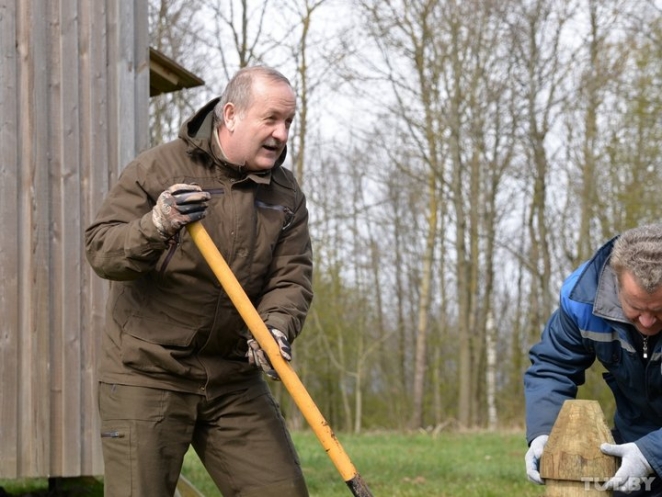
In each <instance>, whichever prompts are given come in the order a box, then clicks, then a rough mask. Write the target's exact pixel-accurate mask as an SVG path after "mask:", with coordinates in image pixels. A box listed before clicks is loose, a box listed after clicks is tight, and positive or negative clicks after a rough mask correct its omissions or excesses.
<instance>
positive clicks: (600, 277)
mask: <svg viewBox="0 0 662 497" xmlns="http://www.w3.org/2000/svg"><path fill="white" fill-rule="evenodd" d="M615 241H616V237H614V238H612V239H611V240H609V241H608V242H607V243H605V244H604V245H603V246H602V247H600V248H599V249H598V250H597V251H596V253H595V254H594V255H593V257H592V258H591V259H590V260H588V261H587V262H586V263H584V265H583V266H582V268H581V269H579V270H578V271H580V274H579V277H578V278H577V281H576V282H575V284H574V286H573V287H572V290H571V292H570V295H569V297H570V299H572V300H575V301H578V302H583V303H586V304H593V314H594V315H595V316H598V317H601V318H604V319H609V320H611V321H617V322H620V323H626V324H629V321H628V319H627V318H626V317H625V315H624V314H623V309H622V307H621V301H620V299H619V298H618V280H617V278H616V274H615V273H614V271H613V270H612V268H611V266H610V265H609V258H610V257H611V252H612V250H613V248H614V242H615Z"/></svg>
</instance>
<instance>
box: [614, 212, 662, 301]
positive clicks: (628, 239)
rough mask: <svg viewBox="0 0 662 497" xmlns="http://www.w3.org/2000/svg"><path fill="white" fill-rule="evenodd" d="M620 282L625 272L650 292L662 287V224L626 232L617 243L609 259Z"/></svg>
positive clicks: (640, 227)
mask: <svg viewBox="0 0 662 497" xmlns="http://www.w3.org/2000/svg"><path fill="white" fill-rule="evenodd" d="M609 264H610V266H611V268H612V269H613V270H614V272H615V273H616V276H617V277H618V281H619V284H620V281H621V275H622V274H623V272H624V271H627V272H629V273H630V274H631V275H632V276H634V278H635V280H636V281H637V283H638V284H639V286H640V287H641V288H642V289H643V290H645V291H646V292H648V293H653V292H655V291H656V290H657V289H658V288H660V286H662V224H648V225H644V226H639V227H637V228H633V229H630V230H627V231H625V232H623V233H622V234H621V235H620V236H619V237H618V238H617V239H616V241H615V242H614V248H613V250H612V253H611V259H610V261H609Z"/></svg>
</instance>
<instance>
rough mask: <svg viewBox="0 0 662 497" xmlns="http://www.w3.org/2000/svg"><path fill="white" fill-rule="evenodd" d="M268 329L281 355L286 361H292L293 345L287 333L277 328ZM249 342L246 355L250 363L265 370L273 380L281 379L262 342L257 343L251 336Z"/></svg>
mask: <svg viewBox="0 0 662 497" xmlns="http://www.w3.org/2000/svg"><path fill="white" fill-rule="evenodd" d="M268 329H269V332H270V333H271V336H273V337H274V340H275V341H276V343H277V344H278V348H279V349H280V355H281V356H283V359H285V360H286V361H291V360H292V347H291V346H290V342H289V340H288V339H287V336H285V333H283V332H282V331H280V330H277V329H275V328H268ZM247 343H248V352H246V357H248V363H249V364H252V365H253V366H255V367H258V368H261V369H262V371H264V373H265V374H266V375H267V376H268V377H269V378H271V379H272V380H280V377H279V376H278V373H277V372H276V370H275V369H274V368H273V366H272V365H271V361H269V358H268V357H267V354H266V352H265V351H264V350H262V348H261V347H260V344H259V343H257V341H256V340H255V339H254V338H249V339H248V341H247Z"/></svg>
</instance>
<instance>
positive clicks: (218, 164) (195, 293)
mask: <svg viewBox="0 0 662 497" xmlns="http://www.w3.org/2000/svg"><path fill="white" fill-rule="evenodd" d="M217 101H218V100H217V99H216V100H213V101H211V102H209V103H208V104H207V105H206V106H205V107H203V108H202V109H201V110H200V111H199V112H198V113H197V114H196V115H195V116H194V117H192V118H191V119H190V120H189V121H187V122H186V123H184V124H183V125H182V127H181V129H180V132H179V138H178V139H176V140H174V141H172V142H169V143H166V144H164V145H160V146H157V147H155V148H152V149H150V150H148V151H146V152H144V153H142V154H140V155H139V156H138V157H137V158H136V159H135V160H134V161H132V162H131V163H130V164H129V165H128V166H127V167H126V168H125V169H124V171H123V172H122V174H121V175H120V178H119V180H118V182H117V184H115V185H114V186H113V187H112V188H111V190H110V192H109V193H108V196H107V197H106V199H105V200H104V202H103V205H102V206H101V208H100V210H99V212H98V214H97V217H96V219H95V221H94V222H93V224H92V225H91V226H90V227H89V228H88V229H87V230H86V232H85V249H86V255H87V259H88V261H89V263H90V265H91V266H92V268H93V269H94V271H95V272H96V273H97V274H98V275H99V276H101V277H102V278H105V279H108V280H111V283H110V293H109V298H108V304H107V308H106V325H105V330H104V334H103V340H102V352H101V358H100V364H99V367H100V380H101V381H104V382H109V383H120V384H130V385H140V386H147V387H158V388H166V389H172V390H177V391H184V392H195V393H204V394H205V395H207V396H208V397H209V398H213V397H215V396H217V395H219V394H222V393H223V392H226V391H229V390H231V389H236V388H237V387H238V386H239V385H241V384H243V383H247V382H251V381H255V379H256V378H259V376H260V372H259V371H258V370H257V369H255V368H254V367H252V366H250V365H249V364H248V362H247V360H246V358H245V355H244V354H245V352H246V337H247V336H248V335H247V331H246V326H245V324H244V323H243V320H242V319H241V317H240V316H239V314H238V312H237V311H236V310H235V308H234V306H233V304H232V303H231V301H230V300H229V298H228V296H227V295H226V294H225V292H224V291H223V289H222V288H221V286H220V284H219V283H218V280H217V279H216V277H215V276H214V274H213V273H212V271H211V269H210V268H209V266H208V265H207V263H206V262H205V261H204V259H203V258H202V256H201V254H200V252H199V251H198V249H197V247H196V246H195V245H194V243H193V241H192V240H191V238H190V237H189V235H188V232H187V231H186V230H185V229H184V230H181V231H180V233H179V234H178V235H177V236H176V237H174V238H173V239H171V240H170V241H163V239H162V237H161V236H160V235H159V233H158V232H157V230H156V228H155V226H154V224H153V223H152V214H151V211H152V207H153V206H154V204H155V203H156V200H157V198H158V196H159V195H160V194H161V192H162V191H163V190H165V189H166V188H168V187H169V186H170V185H172V184H175V183H195V184H197V185H199V186H200V187H202V189H203V190H205V191H207V192H209V193H210V194H211V200H210V201H209V207H208V209H207V215H206V217H205V218H204V219H203V220H202V224H203V225H204V227H205V228H206V230H207V231H208V233H209V235H210V236H211V238H212V240H213V241H214V243H215V244H216V246H217V247H218V248H219V250H220V252H221V254H222V255H223V257H224V258H225V260H226V261H227V263H228V264H229V266H230V268H231V269H232V271H233V273H234V274H235V276H236V277H237V279H238V280H239V282H240V283H241V285H242V287H243V289H244V290H245V291H246V293H247V295H248V296H249V298H250V299H251V301H252V302H253V304H254V305H255V307H256V309H257V310H258V312H259V314H260V316H261V317H262V319H263V320H264V321H265V323H266V324H267V325H268V326H271V327H274V328H277V329H279V330H281V331H283V332H284V333H285V334H286V335H287V336H288V337H289V339H290V340H291V341H292V340H294V338H296V336H297V335H298V334H299V333H300V331H301V328H302V326H303V323H304V320H305V316H306V313H307V311H308V308H309V306H310V303H311V300H312V282H311V279H312V252H311V244H310V235H309V231H308V211H307V209H306V200H305V197H304V195H303V193H302V192H301V190H300V189H299V185H298V184H297V182H296V180H295V178H294V176H293V174H292V173H291V172H290V171H288V170H287V169H285V168H283V167H281V164H282V162H283V160H284V158H285V153H286V152H283V155H282V156H281V157H280V158H279V160H278V161H277V164H276V166H275V167H274V168H273V169H272V170H270V171H267V172H260V173H250V172H245V171H242V170H241V168H240V167H237V166H234V165H231V164H229V163H228V162H227V161H225V160H223V154H222V152H221V150H220V147H219V145H218V142H217V140H216V139H214V138H213V137H212V114H213V106H214V105H215V103H216V102H217Z"/></svg>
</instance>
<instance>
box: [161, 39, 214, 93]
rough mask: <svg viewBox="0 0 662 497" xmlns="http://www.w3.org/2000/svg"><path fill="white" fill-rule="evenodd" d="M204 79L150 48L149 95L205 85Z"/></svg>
mask: <svg viewBox="0 0 662 497" xmlns="http://www.w3.org/2000/svg"><path fill="white" fill-rule="evenodd" d="M204 84H205V82H204V80H202V79H200V78H199V77H197V76H196V75H195V74H193V73H191V72H189V71H187V70H186V69H184V68H183V67H182V66H180V65H179V64H177V63H176V62H175V61H174V60H172V59H170V58H169V57H166V56H165V55H163V54H162V53H161V52H159V51H158V50H156V49H154V48H151V47H150V49H149V96H150V97H154V96H156V95H161V94H162V93H170V92H173V91H179V90H183V89H184V88H193V87H196V86H202V85H204Z"/></svg>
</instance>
